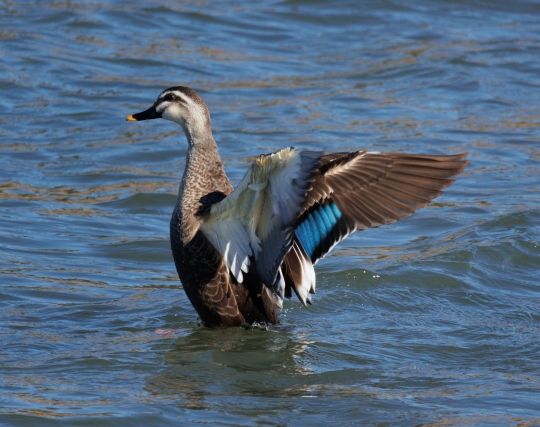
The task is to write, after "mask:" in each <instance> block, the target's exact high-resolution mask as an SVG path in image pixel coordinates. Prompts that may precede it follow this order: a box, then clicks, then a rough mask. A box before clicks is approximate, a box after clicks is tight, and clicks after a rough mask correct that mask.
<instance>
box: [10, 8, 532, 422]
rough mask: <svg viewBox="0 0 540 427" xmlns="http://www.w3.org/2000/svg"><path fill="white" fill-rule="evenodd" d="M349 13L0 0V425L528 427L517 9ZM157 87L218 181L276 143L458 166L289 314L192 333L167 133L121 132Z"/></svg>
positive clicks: (527, 77)
mask: <svg viewBox="0 0 540 427" xmlns="http://www.w3.org/2000/svg"><path fill="white" fill-rule="evenodd" d="M357 3H359V2H356V1H351V2H335V3H332V2H320V1H309V0H295V1H289V2H273V1H261V2H257V3H256V4H254V5H249V6H248V5H247V3H246V5H242V3H240V2H232V1H219V2H210V1H204V0H201V1H191V2H176V1H172V0H170V1H165V0H163V1H158V0H152V1H147V2H125V1H115V0H99V1H98V0H96V1H59V0H58V1H8V0H6V1H4V2H1V4H0V57H1V58H2V59H1V61H0V90H1V95H2V96H1V97H0V111H1V115H0V152H1V154H0V307H1V308H0V424H2V425H43V426H47V425H66V426H78V425H84V426H89V425H99V426H107V425H114V426H117V425H122V426H129V425H153V426H154V425H155V426H158V425H176V424H178V425H185V424H213V425H298V426H300V425H327V424H328V422H329V420H331V421H332V423H333V424H335V425H437V426H470V425H502V426H507V425H519V426H532V425H540V406H539V404H538V402H539V401H540V375H539V374H540V362H539V357H538V355H539V354H540V344H539V343H540V339H539V338H540V288H539V277H540V249H539V240H540V167H539V159H540V145H539V143H540V115H539V111H540V96H538V93H539V89H540V59H539V58H540V32H539V31H538V30H539V28H540V4H539V3H538V2H533V1H530V2H527V1H516V2H504V1H493V2H484V1H480V0H478V1H470V2H457V1H455V2H454V1H453V2H449V1H445V2H444V1H442V2H427V1H425V2H424V1H418V2H414V5H413V4H412V2H407V3H404V2H397V1H377V2H375V1H373V2H364V3H363V4H362V5H360V4H357ZM409 3H410V4H409ZM176 84H187V85H190V86H193V87H195V88H197V89H199V90H200V92H201V93H202V95H203V96H204V97H205V99H206V100H207V102H208V104H209V106H210V109H211V111H212V113H213V122H214V129H215V134H216V138H217V139H218V142H219V143H220V147H221V152H222V154H223V158H224V161H225V162H226V166H227V170H228V172H229V174H230V176H231V177H232V179H233V180H234V181H235V182H237V181H238V180H239V179H240V178H241V177H242V174H243V171H244V169H245V167H246V164H247V161H246V158H248V157H250V156H254V155H256V154H258V153H260V152H269V151H272V150H277V149H278V148H281V147H284V146H288V145H294V146H296V147H299V148H304V149H317V150H321V149H322V150H327V151H337V150H352V149H356V148H370V149H371V150H378V151H411V152H428V153H457V152H462V151H468V152H469V159H470V165H469V167H468V168H467V170H466V171H465V173H464V174H463V175H461V176H460V177H459V178H458V180H457V181H456V183H455V184H454V185H453V186H452V187H450V188H449V189H448V190H447V191H446V193H445V195H444V196H443V197H441V198H439V199H437V200H436V202H435V203H433V204H432V205H431V206H430V207H428V208H426V209H423V210H422V211H420V212H418V213H417V214H416V215H415V216H413V217H411V218H410V219H407V220H404V221H402V222H399V223H397V224H394V225H391V226H388V227H383V228H380V229H376V230H369V231H366V232H363V233H359V234H357V235H355V236H354V237H353V238H350V239H349V240H347V241H346V242H344V244H342V245H341V246H339V247H338V248H336V250H335V251H334V252H333V253H332V255H331V256H329V257H328V258H327V259H325V260H324V261H323V262H321V263H320V264H319V266H318V292H317V295H316V296H315V298H314V305H313V306H312V307H309V308H308V309H305V308H303V307H302V306H301V305H300V304H299V303H298V302H297V301H290V302H288V303H286V307H285V311H284V313H283V316H282V324H281V325H280V326H277V327H275V328H272V329H271V330H270V331H263V330H258V329H255V330H244V329H240V328H239V329H230V330H207V329H204V328H202V327H200V326H199V325H198V323H197V318H196V315H195V312H194V310H193V309H192V308H191V306H190V304H189V302H188V301H187V299H186V297H185V295H184V293H183V291H181V290H180V289H179V282H178V279H177V277H176V272H175V270H174V266H173V262H172V257H171V255H170V251H169V242H168V222H169V215H170V212H171V209H172V205H173V203H174V200H175V193H176V189H177V185H178V184H177V182H178V177H179V175H180V171H181V168H182V167H183V164H184V155H185V153H186V144H185V142H184V141H183V140H182V138H181V137H180V136H179V129H177V128H176V127H175V126H174V125H173V124H172V123H168V122H163V121H162V122H158V121H155V122H148V123H141V124H137V123H135V124H133V123H126V122H125V121H124V117H125V116H126V114H129V113H133V112H136V111H140V110H141V109H143V108H146V107H147V106H148V105H150V103H151V102H152V100H153V99H154V97H155V96H156V95H157V93H159V91H160V90H162V89H163V88H166V87H168V86H171V85H176ZM157 329H173V330H175V332H174V334H172V335H160V334H157V333H156V330H157Z"/></svg>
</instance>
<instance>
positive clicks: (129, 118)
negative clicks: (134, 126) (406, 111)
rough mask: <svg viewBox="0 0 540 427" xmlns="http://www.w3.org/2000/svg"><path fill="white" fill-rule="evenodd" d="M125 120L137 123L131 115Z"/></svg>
mask: <svg viewBox="0 0 540 427" xmlns="http://www.w3.org/2000/svg"><path fill="white" fill-rule="evenodd" d="M126 120H127V121H128V122H136V121H137V119H136V118H135V117H133V114H130V115H129V116H127V117H126Z"/></svg>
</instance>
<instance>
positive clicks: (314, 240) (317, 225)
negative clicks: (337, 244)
mask: <svg viewBox="0 0 540 427" xmlns="http://www.w3.org/2000/svg"><path fill="white" fill-rule="evenodd" d="M341 216H342V213H341V211H340V210H339V208H338V207H337V205H336V204H335V203H334V202H329V203H325V204H324V205H319V207H317V208H316V209H313V210H312V211H311V212H309V214H308V215H307V217H306V218H305V219H304V221H302V222H301V223H300V224H299V225H298V227H296V230H295V231H294V232H295V233H296V237H297V238H298V240H299V241H300V243H301V244H302V246H303V248H304V250H305V251H306V253H307V254H308V255H309V257H310V258H311V257H312V256H313V253H314V252H315V249H316V248H317V246H318V245H319V244H320V243H321V241H322V240H324V238H325V237H326V236H328V234H329V233H330V231H332V228H334V226H335V225H336V224H337V222H338V221H339V219H340V218H341Z"/></svg>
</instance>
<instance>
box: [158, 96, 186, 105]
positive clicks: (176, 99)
mask: <svg viewBox="0 0 540 427" xmlns="http://www.w3.org/2000/svg"><path fill="white" fill-rule="evenodd" d="M160 101H168V102H181V103H182V104H184V103H185V101H184V100H183V99H182V98H180V97H179V96H176V95H175V94H174V93H168V94H167V95H165V96H164V97H163V98H161V99H160Z"/></svg>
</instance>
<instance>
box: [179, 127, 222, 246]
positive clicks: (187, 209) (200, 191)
mask: <svg viewBox="0 0 540 427" xmlns="http://www.w3.org/2000/svg"><path fill="white" fill-rule="evenodd" d="M184 131H185V133H186V137H187V140H188V144H189V149H188V154H187V159H186V167H185V170H184V174H183V176H182V180H181V182H180V188H179V191H178V198H177V200H176V206H175V209H174V213H173V217H172V220H171V233H173V234H174V233H176V238H180V239H181V241H182V243H184V244H186V243H187V242H189V241H190V240H191V239H192V238H193V236H194V235H195V233H196V232H197V230H198V228H199V226H200V221H201V214H200V213H201V207H202V203H201V202H202V201H207V200H208V199H210V200H212V197H215V196H217V195H218V193H223V194H229V193H230V192H231V191H232V187H231V184H230V182H229V180H228V178H227V175H226V174H225V170H224V168H223V163H222V161H221V158H220V156H219V153H218V149H217V145H216V142H215V140H214V137H213V136H212V131H211V129H210V128H208V129H207V130H206V131H204V132H190V130H189V129H184ZM171 237H172V234H171Z"/></svg>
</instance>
